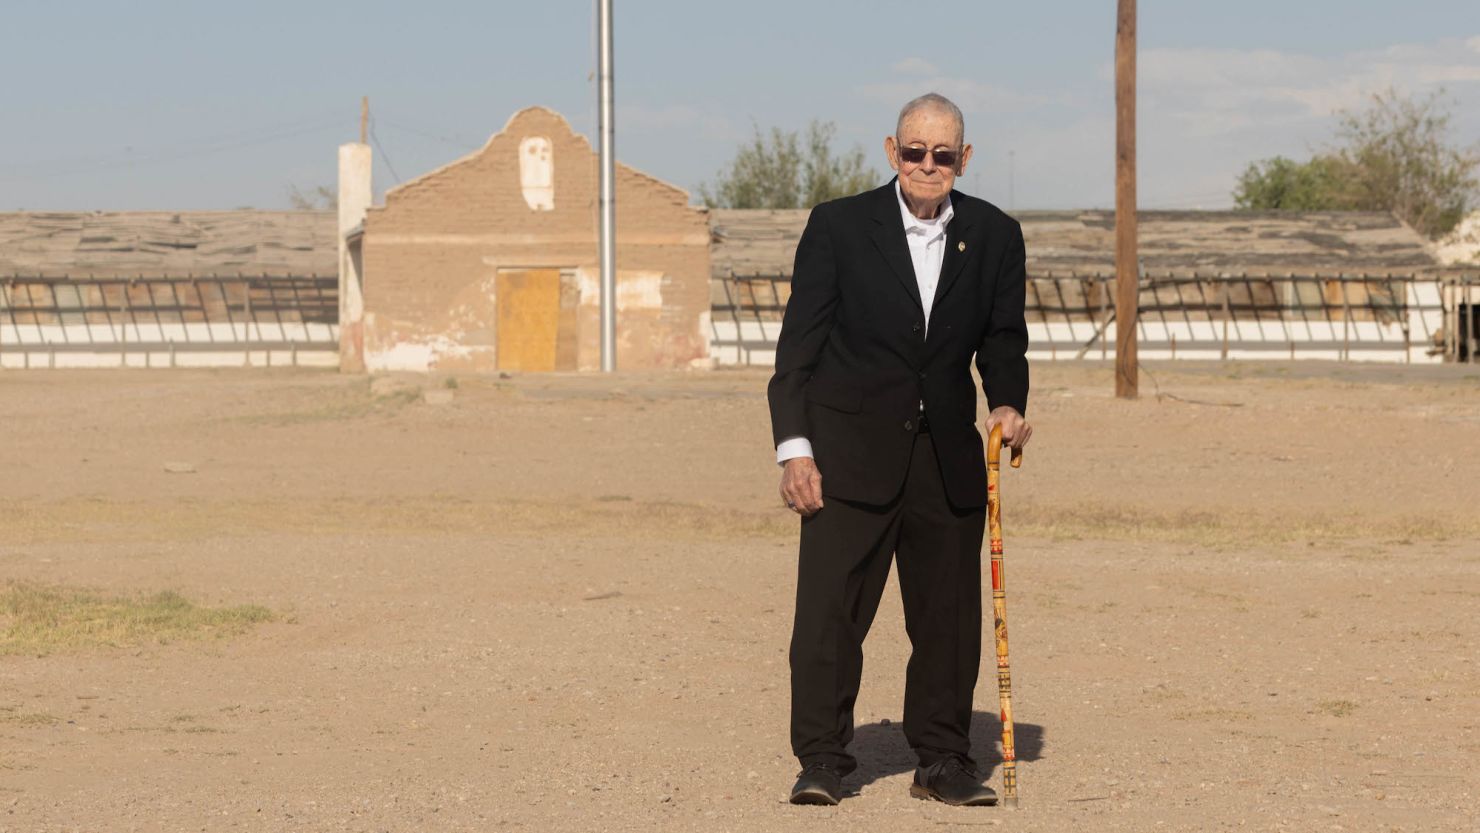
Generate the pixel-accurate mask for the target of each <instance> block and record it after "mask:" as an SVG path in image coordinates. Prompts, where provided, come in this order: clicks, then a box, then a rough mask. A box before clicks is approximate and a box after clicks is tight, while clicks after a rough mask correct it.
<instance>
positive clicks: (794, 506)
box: [786, 500, 797, 509]
mask: <svg viewBox="0 0 1480 833" xmlns="http://www.w3.org/2000/svg"><path fill="white" fill-rule="evenodd" d="M786 508H787V509H795V508H797V505H796V504H795V503H792V502H791V501H789V500H788V501H787V502H786Z"/></svg>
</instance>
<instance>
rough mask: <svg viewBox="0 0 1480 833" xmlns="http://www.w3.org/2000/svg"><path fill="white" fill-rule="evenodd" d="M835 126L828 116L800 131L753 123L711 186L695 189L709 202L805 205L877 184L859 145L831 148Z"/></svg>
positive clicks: (745, 205) (716, 204) (734, 205)
mask: <svg viewBox="0 0 1480 833" xmlns="http://www.w3.org/2000/svg"><path fill="white" fill-rule="evenodd" d="M836 132H837V127H836V126H834V125H833V124H832V123H831V122H818V121H813V122H812V123H811V124H810V125H808V126H807V131H806V135H805V136H803V135H802V134H801V133H799V132H798V131H795V130H792V131H786V130H782V129H781V128H779V127H773V128H771V132H770V133H769V134H768V135H767V134H762V133H761V129H760V127H758V126H757V127H756V128H755V137H754V138H752V139H751V140H750V142H748V143H746V144H744V145H741V146H740V148H739V150H737V151H735V158H734V159H732V160H730V164H729V167H728V169H726V170H723V171H720V173H719V176H718V177H717V178H716V181H715V184H714V186H713V187H712V188H711V186H710V185H709V184H707V183H706V184H703V185H700V186H699V195H700V196H701V197H702V198H703V200H704V204H705V205H706V206H708V207H710V208H811V207H812V206H814V205H816V204H818V203H820V202H826V201H828V200H831V199H836V198H838V197H846V196H849V195H852V194H857V193H859V192H860V191H864V190H867V189H869V188H872V187H874V186H876V185H878V184H879V175H878V174H877V173H876V172H875V171H874V170H873V169H872V168H870V167H869V165H868V162H867V157H866V156H865V155H864V152H863V148H861V147H856V146H855V147H854V148H853V149H852V150H850V151H848V152H847V153H844V154H841V155H839V154H838V153H836V152H835V151H834V150H833V147H832V141H833V136H834V134H835V133H836Z"/></svg>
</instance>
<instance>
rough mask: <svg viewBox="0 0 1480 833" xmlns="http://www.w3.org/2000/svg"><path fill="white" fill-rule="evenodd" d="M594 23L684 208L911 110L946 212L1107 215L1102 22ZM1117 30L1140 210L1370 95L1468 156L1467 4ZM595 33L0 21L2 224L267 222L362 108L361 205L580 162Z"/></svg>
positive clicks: (757, 1)
mask: <svg viewBox="0 0 1480 833" xmlns="http://www.w3.org/2000/svg"><path fill="white" fill-rule="evenodd" d="M615 4H616V36H617V47H616V74H615V78H616V90H617V130H618V138H617V154H618V156H619V158H621V160H622V161H623V162H625V163H627V164H630V165H634V166H636V167H638V168H640V169H643V170H645V171H647V172H649V173H651V174H653V175H655V176H658V177H660V178H662V179H665V180H667V181H670V182H673V183H675V184H677V185H680V186H682V187H684V188H687V189H689V190H691V191H695V190H696V189H697V186H698V184H699V183H700V182H704V181H708V180H711V179H712V178H713V176H714V175H715V173H716V172H717V171H718V170H719V169H720V168H721V167H722V166H723V165H724V163H725V161H726V160H727V159H729V158H730V156H731V155H732V153H733V152H734V149H735V147H736V145H737V144H738V143H740V142H742V141H744V140H745V139H746V138H747V137H748V136H749V135H750V133H751V130H752V125H753V124H757V125H760V126H761V127H763V128H767V127H770V126H773V125H775V126H781V127H785V128H798V127H802V126H804V125H805V124H806V123H807V122H808V121H809V120H810V119H814V118H816V119H821V120H825V121H832V122H834V123H836V125H837V126H838V135H839V139H840V140H841V143H842V144H843V145H845V146H851V145H854V144H858V145H862V146H863V147H864V148H865V150H866V151H868V153H869V154H870V156H871V158H872V159H873V160H874V164H875V165H876V167H877V168H878V169H879V170H880V171H881V172H884V171H886V170H887V167H886V166H885V164H884V161H883V155H882V150H881V149H880V147H881V144H882V141H883V137H884V136H885V135H886V134H887V133H888V132H889V131H890V130H891V129H892V127H893V119H894V114H895V113H896V111H897V109H898V107H899V105H900V104H901V103H902V102H903V101H904V100H906V99H908V98H910V97H912V96H914V95H916V94H919V93H921V92H925V91H928V90H932V89H933V90H936V91H939V92H942V93H944V94H946V95H948V96H951V97H952V98H954V99H955V100H956V101H957V102H958V103H959V104H960V105H961V106H962V109H963V110H964V111H965V114H966V118H967V137H968V139H969V140H970V141H972V142H973V143H974V145H975V146H976V157H975V160H974V161H973V164H972V169H971V170H968V171H967V173H966V176H965V177H964V178H963V180H962V182H961V187H962V188H963V190H966V191H968V192H973V193H978V194H980V195H982V196H984V197H986V198H987V199H990V200H993V201H994V202H997V203H998V204H1000V205H1003V206H1004V207H1008V206H1009V205H1010V206H1011V207H1013V208H1073V207H1103V206H1109V205H1111V204H1113V183H1114V171H1113V156H1112V152H1113V147H1112V143H1113V139H1114V106H1113V105H1114V102H1113V89H1112V84H1113V69H1112V68H1113V58H1114V9H1115V2H1114V0H1095V2H1086V1H1085V0H1065V1H1064V2H1059V3H1026V2H1013V3H1005V2H982V1H981V0H973V1H972V2H964V1H963V2H951V0H941V2H937V3H900V2H897V1H896V2H888V3H875V2H850V3H843V2H806V0H791V2H773V0H747V2H743V3H741V2H729V3H705V2H694V1H693V0H687V2H678V1H677V0H646V1H644V0H616V2H615ZM1139 5H1140V55H1139V61H1140V79H1139V84H1140V99H1139V107H1140V114H1139V151H1140V153H1139V164H1140V178H1139V188H1140V197H1141V204H1142V205H1143V206H1145V207H1168V208H1195V207H1202V208H1219V207H1226V206H1228V205H1229V204H1231V199H1230V196H1229V193H1230V191H1231V189H1232V185H1233V181H1234V177H1235V176H1236V175H1237V174H1238V173H1239V172H1240V171H1241V170H1243V168H1244V166H1245V165H1246V164H1247V163H1248V162H1249V161H1251V160H1254V159H1260V158H1264V157H1268V156H1273V155H1275V154H1284V155H1288V156H1296V157H1304V156H1308V155H1309V153H1310V151H1311V150H1312V149H1313V148H1318V147H1319V146H1321V145H1322V143H1324V142H1326V141H1328V140H1329V139H1330V138H1331V136H1332V131H1333V128H1334V126H1335V123H1336V120H1335V118H1334V117H1333V116H1332V113H1333V112H1334V111H1335V110H1337V109H1340V108H1353V107H1361V106H1362V105H1363V102H1364V100H1365V97H1366V96H1367V95H1369V94H1370V93H1371V92H1373V91H1375V90H1379V89H1383V88H1385V87H1387V86H1388V85H1393V86H1395V87H1396V88H1398V89H1399V90H1402V91H1405V92H1408V93H1412V94H1424V93H1426V92H1428V91H1430V90H1433V89H1435V88H1437V87H1438V86H1440V85H1442V86H1444V87H1445V88H1446V90H1447V92H1448V97H1449V98H1448V101H1449V106H1450V108H1451V110H1452V112H1453V113H1454V127H1455V132H1454V138H1455V140H1456V141H1458V142H1461V143H1476V142H1480V3H1477V2H1475V0H1409V2H1407V3H1405V4H1403V5H1401V6H1400V5H1399V4H1395V3H1391V2H1375V1H1374V0H1346V2H1335V0H1304V2H1291V1H1290V0H1284V1H1283V2H1269V1H1268V0H1243V2H1239V3H1228V2H1226V0H1223V1H1222V2H1212V1H1211V0H1142V2H1141V3H1140V4H1139ZM593 9H594V7H593V4H592V2H591V0H534V1H533V2H506V1H505V0H495V2H488V0H482V2H437V0H426V2H422V3H419V4H410V3H404V2H396V3H391V2H368V1H366V2H356V3H339V2H316V1H315V0H299V2H294V3H287V2H277V1H276V0H256V2H253V3H235V2H233V3H226V2H218V1H217V0H209V1H207V0H196V2H149V0H141V2H132V3H124V2H121V0H120V1H119V2H111V3H105V2H65V0H52V1H51V2H34V1H33V0H7V2H6V6H5V13H4V18H3V20H4V25H3V27H0V78H3V79H4V80H3V82H0V113H3V114H4V121H3V124H4V130H0V210H12V209H26V210H43V209H57V210H62V209H98V210H112V209H210V208H234V207H240V206H253V207H257V208H285V207H288V204H289V200H288V188H289V186H298V187H300V188H303V189H306V190H308V189H312V188H313V187H314V186H317V185H332V184H333V182H334V178H335V161H334V160H335V146H336V145H337V144H338V143H340V142H344V141H351V140H353V139H354V138H355V136H356V134H357V130H358V120H359V97H360V96H361V95H369V96H370V102H371V110H372V112H373V113H374V115H375V137H376V139H377V140H378V145H379V147H378V148H377V150H376V168H375V180H376V181H375V185H376V191H377V194H379V193H380V192H383V191H384V189H385V188H386V187H389V186H392V185H394V184H395V183H396V181H397V179H398V178H399V179H402V180H404V179H409V178H412V177H414V176H416V175H418V174H421V173H424V172H426V171H428V170H430V169H432V168H433V167H436V166H438V165H441V164H444V163H446V162H448V161H450V160H452V159H454V158H456V157H458V156H460V155H462V154H464V153H466V152H468V151H469V150H472V149H474V148H476V147H478V146H480V145H481V144H482V143H483V142H484V141H486V139H487V138H488V136H489V135H490V134H491V133H493V132H495V131H497V130H498V129H499V128H500V127H501V126H502V125H503V124H504V122H505V121H506V120H507V119H508V117H509V115H510V114H511V113H513V112H514V111H515V110H517V109H519V108H521V107H525V106H528V105H532V104H542V105H545V106H549V107H552V108H554V109H556V110H558V111H560V112H562V113H564V114H565V115H566V116H567V117H568V118H569V119H570V121H571V123H572V124H573V125H574V126H575V128H576V129H577V130H578V131H580V132H583V133H585V134H587V135H588V136H590V135H592V134H593V133H594V126H595V84H594V80H593V79H592V77H591V72H592V70H593V68H594V63H595V59H594V35H593V26H592V20H593ZM1009 160H1010V161H1011V165H1010V168H1011V170H1010V171H1009ZM1009 180H1010V181H1011V187H1010V188H1009Z"/></svg>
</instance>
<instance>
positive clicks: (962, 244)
mask: <svg viewBox="0 0 1480 833" xmlns="http://www.w3.org/2000/svg"><path fill="white" fill-rule="evenodd" d="M956 251H958V252H964V251H966V241H965V240H962V241H961V242H960V243H957V244H956Z"/></svg>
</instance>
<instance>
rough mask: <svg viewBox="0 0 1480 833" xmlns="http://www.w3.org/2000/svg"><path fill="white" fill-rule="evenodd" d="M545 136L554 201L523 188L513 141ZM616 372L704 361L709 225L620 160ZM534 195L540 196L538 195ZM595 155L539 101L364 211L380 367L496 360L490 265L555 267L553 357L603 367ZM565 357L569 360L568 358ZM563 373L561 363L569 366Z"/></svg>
mask: <svg viewBox="0 0 1480 833" xmlns="http://www.w3.org/2000/svg"><path fill="white" fill-rule="evenodd" d="M527 137H543V138H545V139H548V140H549V153H550V157H551V160H552V164H553V186H554V195H553V209H552V210H537V209H536V208H532V207H531V206H530V204H529V203H528V202H527V201H526V197H525V192H524V190H523V189H522V188H521V176H520V164H519V152H520V143H521V141H522V140H523V139H525V138H527ZM616 181H617V241H618V245H617V269H618V274H617V277H618V349H617V364H618V367H619V368H621V369H645V368H660V367H688V366H693V365H696V364H706V363H707V358H708V342H709V334H708V332H707V328H706V327H705V323H706V319H707V314H708V312H709V285H708V282H709V271H710V269H709V228H708V222H707V218H706V215H705V212H704V211H703V210H702V209H698V208H694V207H691V206H690V205H689V204H688V195H687V194H686V193H685V192H684V191H682V190H680V189H678V188H675V187H673V186H671V185H668V184H666V183H663V182H660V181H658V180H656V179H654V178H652V177H649V176H646V175H644V174H642V173H639V172H637V171H635V170H633V169H631V168H628V167H625V166H620V165H619V166H618V169H617V175H616ZM537 202H541V203H542V202H543V201H542V200H541V201H537ZM596 234H597V163H596V154H595V153H594V151H593V150H592V148H591V145H590V144H589V143H588V142H587V141H586V140H585V138H583V137H581V136H578V135H576V134H575V133H574V132H572V131H571V128H570V125H569V124H568V123H567V122H566V121H565V119H564V118H562V117H561V116H560V115H559V114H557V113H555V112H553V111H550V110H547V109H544V108H539V107H535V108H529V109H526V110H521V111H520V112H518V113H516V114H515V115H514V117H513V118H511V119H510V120H509V123H508V125H506V126H505V128H504V129H503V130H502V131H501V132H499V133H498V134H496V135H494V136H493V137H492V138H491V139H490V140H489V141H488V144H487V145H485V146H484V147H483V148H482V149H481V150H479V151H477V152H475V153H473V154H470V155H468V156H466V157H464V158H462V159H459V160H457V161H455V162H453V163H451V164H449V165H446V166H444V167H442V168H439V169H437V170H434V171H432V172H430V173H428V174H426V175H425V176H422V177H419V178H417V179H415V180H412V181H410V182H406V183H404V184H403V185H401V186H399V187H397V188H395V189H393V190H391V191H390V192H388V193H387V195H386V204H385V205H384V206H382V207H376V208H372V209H370V211H369V213H368V214H367V216H366V219H365V236H364V243H363V246H364V249H363V256H364V270H365V273H364V285H365V291H364V295H365V310H366V316H365V352H366V356H365V359H366V365H367V366H368V367H369V368H370V369H371V370H376V369H416V370H431V369H454V368H460V369H474V370H484V369H490V370H491V369H494V368H496V367H498V357H497V355H496V353H497V351H496V349H495V347H496V344H497V333H496V328H495V322H496V320H497V314H496V313H497V303H498V299H497V297H496V295H495V292H494V287H495V283H496V280H495V278H496V275H497V273H498V270H499V269H518V268H559V269H562V270H565V271H566V273H567V278H566V280H567V282H568V283H569V284H570V286H569V288H570V289H572V290H574V291H578V292H579V296H578V299H577V309H576V313H575V314H574V315H571V316H567V317H565V318H564V319H563V323H562V325H561V332H560V333H559V338H560V339H561V341H562V342H563V343H567V344H569V343H571V342H573V343H574V344H575V349H574V350H567V351H564V352H562V356H566V357H573V358H574V363H575V365H576V368H580V369H592V368H596V367H599V365H600V319H599V303H600V296H599V289H598V285H599V278H598V275H599V267H598V255H597V238H596ZM566 360H567V361H569V358H567V359H566ZM576 368H567V369H576Z"/></svg>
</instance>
